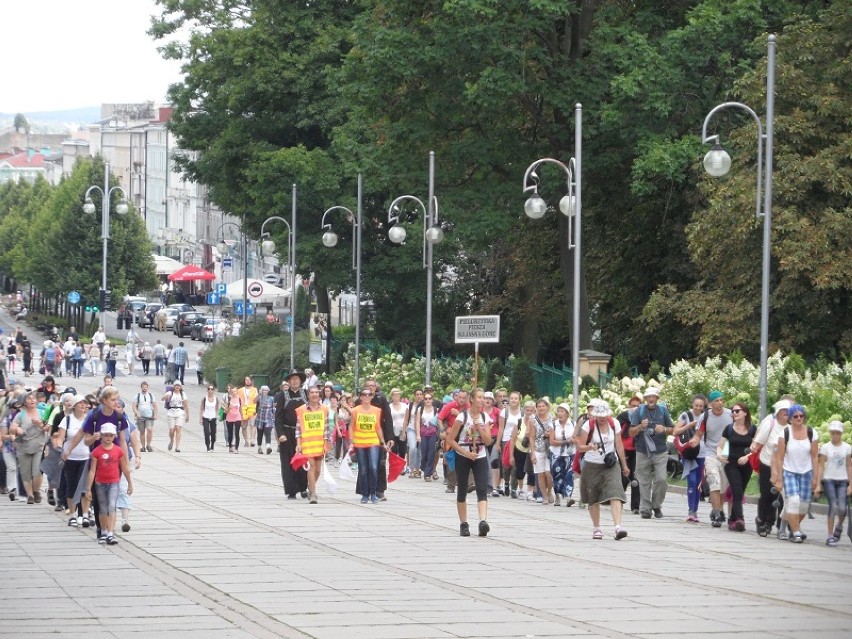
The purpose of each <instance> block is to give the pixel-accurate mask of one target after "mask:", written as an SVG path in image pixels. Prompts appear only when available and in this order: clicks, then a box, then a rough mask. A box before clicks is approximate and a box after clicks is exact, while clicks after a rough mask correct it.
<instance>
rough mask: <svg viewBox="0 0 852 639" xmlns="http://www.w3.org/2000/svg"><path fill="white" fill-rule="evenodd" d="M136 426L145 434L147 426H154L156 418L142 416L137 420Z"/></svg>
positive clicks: (141, 433) (140, 432)
mask: <svg viewBox="0 0 852 639" xmlns="http://www.w3.org/2000/svg"><path fill="white" fill-rule="evenodd" d="M136 426H137V427H138V428H139V434H140V435H144V434H145V429H146V428H153V427H154V418H153V417H140V418H139V419H137V420H136Z"/></svg>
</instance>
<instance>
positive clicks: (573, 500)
mask: <svg viewBox="0 0 852 639" xmlns="http://www.w3.org/2000/svg"><path fill="white" fill-rule="evenodd" d="M576 503H577V501H576V500H575V499H570V498H569V499H568V501H567V502H565V506H566V507H567V508H571V506H573V505H574V504H576Z"/></svg>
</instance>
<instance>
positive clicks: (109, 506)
mask: <svg viewBox="0 0 852 639" xmlns="http://www.w3.org/2000/svg"><path fill="white" fill-rule="evenodd" d="M95 495H97V498H98V512H99V513H100V514H101V515H114V514H115V502H116V501H118V482H115V483H114V484H98V483H96V484H95Z"/></svg>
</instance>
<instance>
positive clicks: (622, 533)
mask: <svg viewBox="0 0 852 639" xmlns="http://www.w3.org/2000/svg"><path fill="white" fill-rule="evenodd" d="M625 537H627V531H626V530H624V528H622V527H621V526H616V527H615V539H616V541H618V540H619V539H624V538H625Z"/></svg>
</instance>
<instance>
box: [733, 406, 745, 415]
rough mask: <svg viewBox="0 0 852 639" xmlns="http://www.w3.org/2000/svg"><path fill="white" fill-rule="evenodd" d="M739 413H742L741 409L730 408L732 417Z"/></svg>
mask: <svg viewBox="0 0 852 639" xmlns="http://www.w3.org/2000/svg"><path fill="white" fill-rule="evenodd" d="M741 412H743V411H742V409H741V408H732V409H731V413H733V414H734V415H736V414H737V413H741Z"/></svg>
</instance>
